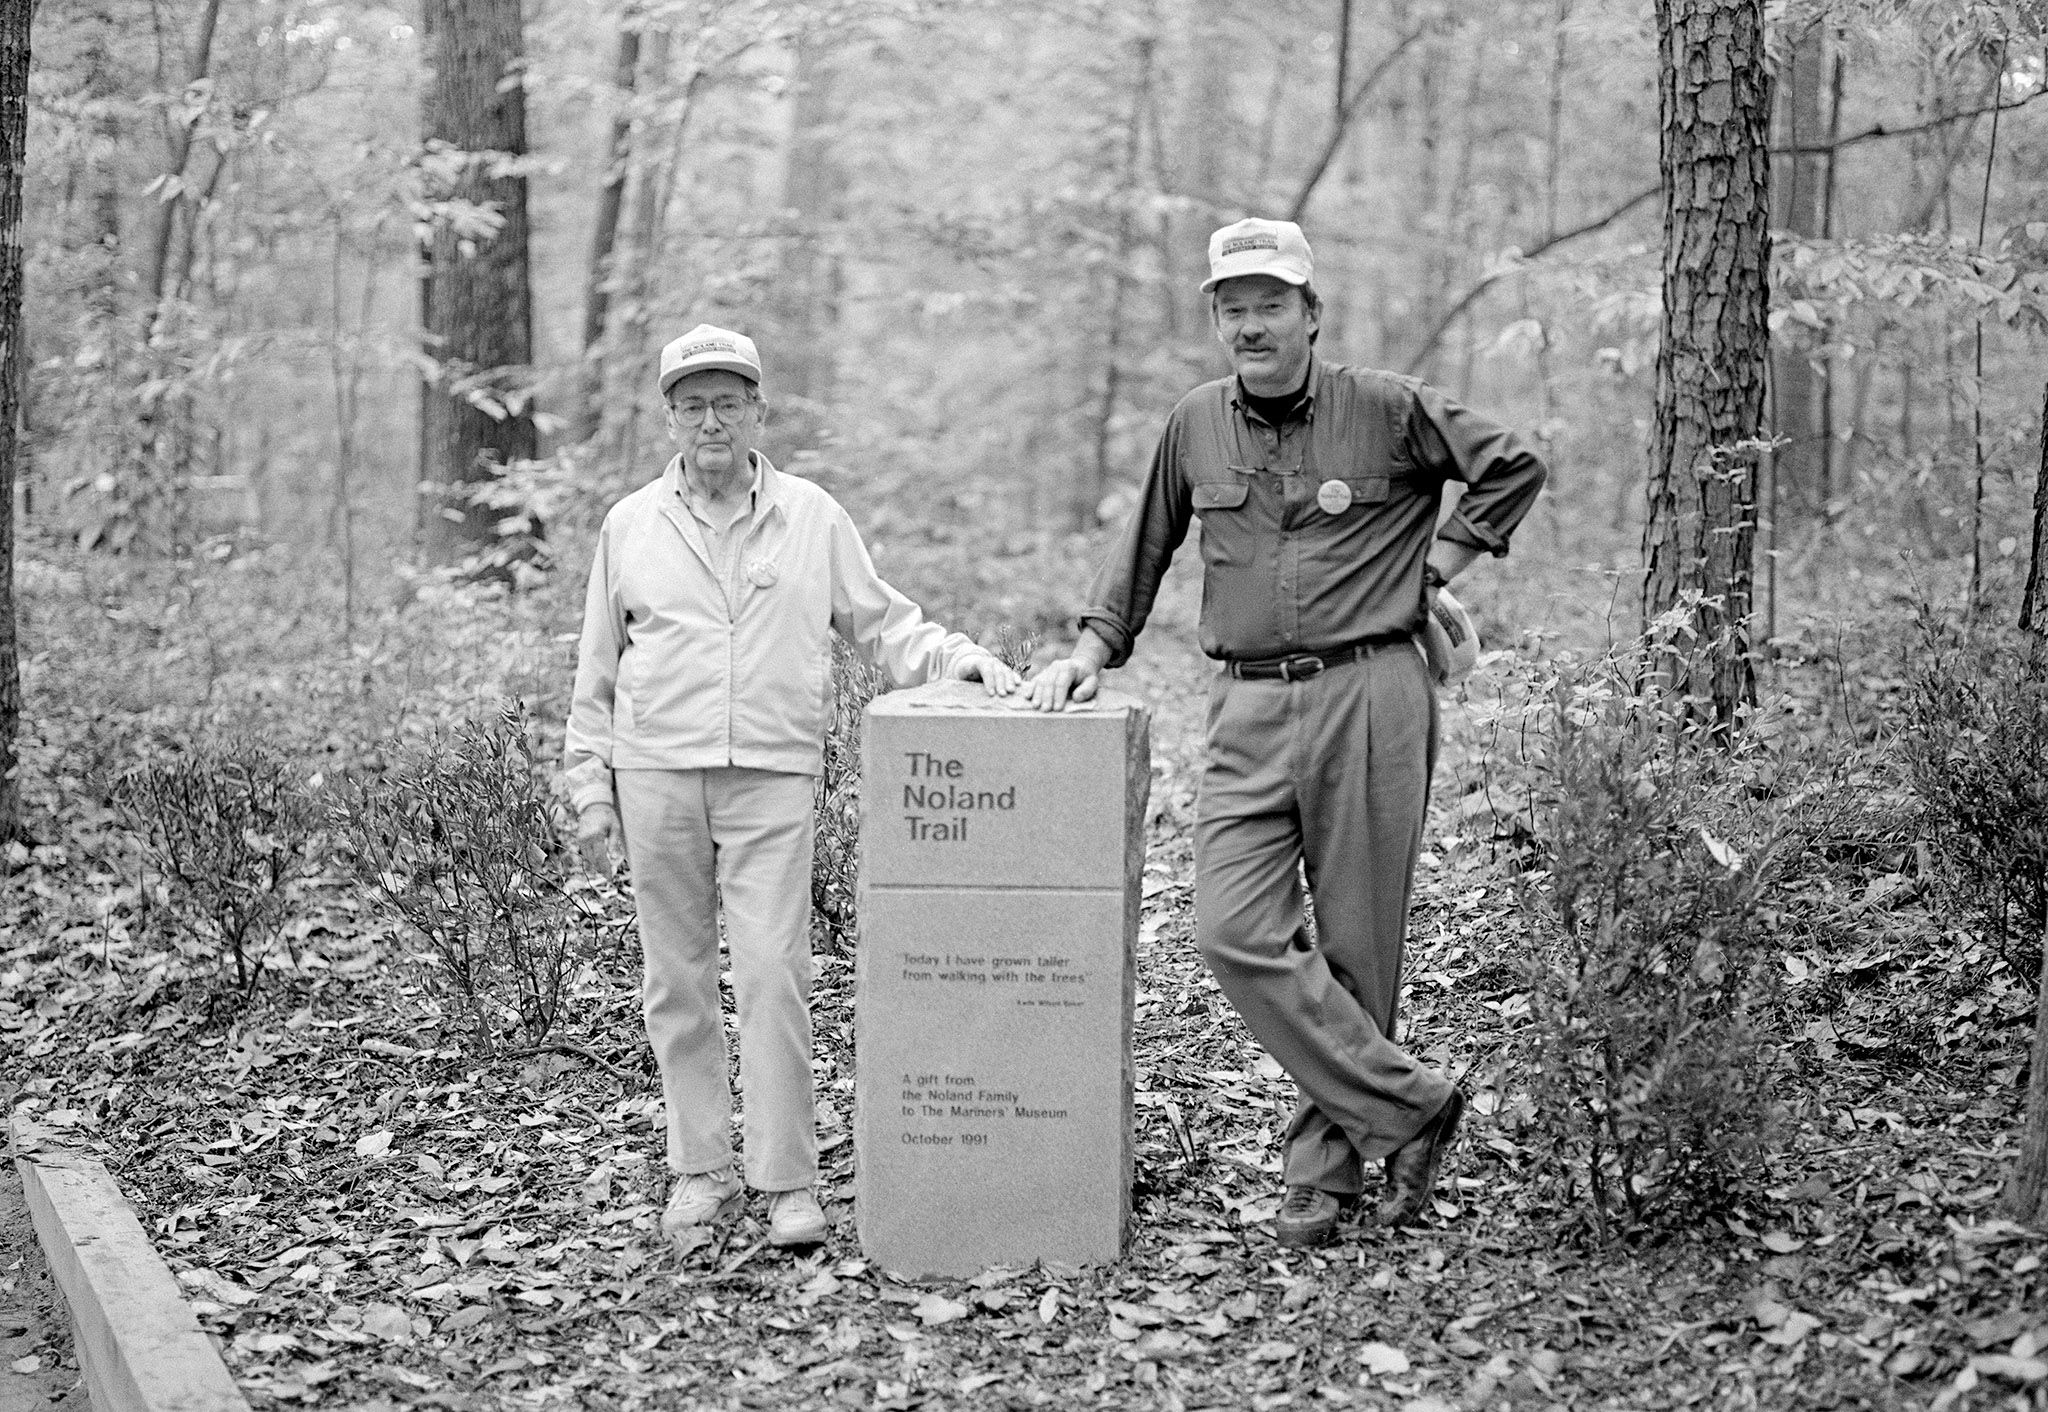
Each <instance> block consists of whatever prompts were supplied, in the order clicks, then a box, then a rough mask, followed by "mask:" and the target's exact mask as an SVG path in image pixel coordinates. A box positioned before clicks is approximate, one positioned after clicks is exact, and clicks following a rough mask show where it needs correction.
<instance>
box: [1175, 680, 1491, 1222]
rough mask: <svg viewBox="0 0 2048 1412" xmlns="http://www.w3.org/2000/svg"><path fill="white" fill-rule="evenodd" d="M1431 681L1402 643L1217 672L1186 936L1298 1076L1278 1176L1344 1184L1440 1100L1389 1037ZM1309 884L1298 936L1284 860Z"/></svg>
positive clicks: (1430, 757)
mask: <svg viewBox="0 0 2048 1412" xmlns="http://www.w3.org/2000/svg"><path fill="white" fill-rule="evenodd" d="M1435 758H1436V695H1435V692H1434V691H1433V690H1432V689H1431V687H1430V683H1429V677H1428V672H1427V668H1426V667H1425V665H1424V663H1423V660H1422V654H1421V653H1420V652H1419V651H1417V650H1416V649H1415V647H1414V646H1413V645H1412V644H1408V643H1399V644H1395V645H1393V646H1390V647H1387V648H1384V649H1382V650H1380V651H1377V652H1375V653H1373V654H1372V655H1371V656H1369V657H1367V658H1365V659H1363V660H1362V661H1357V662H1350V663H1346V664H1343V665H1341V666H1335V667H1331V668H1329V669H1328V670H1326V671H1324V672H1323V673H1322V674H1321V675H1320V676H1316V677H1312V678H1310V679H1308V680H1306V681H1296V682H1287V681H1238V680H1235V679H1233V678H1232V677H1230V676H1229V675H1228V674H1224V675H1220V676H1219V677H1218V678H1217V680H1216V682H1215V684H1214V686H1212V688H1211V690H1210V696H1209V758H1208V767H1207V769H1206V771H1205V772H1204V774H1203V776H1202V788H1201V796H1200V799H1199V802H1198V803H1197V806H1196V810H1195V939H1196V945H1197V946H1198V947H1199V948H1200V950H1201V953H1202V957H1203V959H1204V960H1205V961H1207V962H1208V964H1209V968H1210V970H1211V971H1212V972H1214V973H1215V976H1216V979H1217V982H1218V984H1220V985H1221V986H1222V987H1223V993H1224V994H1225V995H1226V996H1228V997H1229V999H1230V1002H1231V1004H1233V1005H1235V1006H1236V1007H1237V1011H1238V1013H1239V1014H1240V1015H1242V1016H1243V1017H1244V1021H1245V1024H1246V1026H1247V1027H1248V1028H1249V1029H1250V1030H1251V1032H1252V1034H1253V1035H1254V1036H1255V1037H1256V1038H1257V1039H1258V1041H1259V1043H1260V1044H1262V1045H1264V1046H1265V1048H1266V1051H1267V1052H1268V1053H1269V1054H1271V1055H1272V1056H1273V1057H1274V1058H1275V1059H1277V1060H1279V1061H1280V1064H1281V1067H1283V1068H1284V1069H1286V1070H1287V1072H1288V1073H1289V1074H1290V1075H1291V1076H1292V1077H1293V1079H1294V1082H1295V1085H1296V1086H1297V1087H1298V1088H1299V1089H1300V1091H1301V1102H1300V1105H1299V1106H1298V1107H1297V1108H1296V1109H1295V1113H1294V1118H1293V1121H1292V1122H1290V1123H1289V1125H1288V1128H1287V1134H1286V1138H1285V1154H1284V1164H1283V1165H1284V1180H1285V1181H1286V1183H1287V1185H1289V1186H1309V1187H1316V1188H1319V1189H1321V1190H1324V1191H1329V1192H1334V1193H1337V1194H1339V1195H1353V1194H1356V1193H1357V1192H1358V1191H1360V1190H1361V1188H1362V1186H1363V1177H1362V1164H1363V1163H1364V1162H1367V1161H1372V1160H1375V1159H1378V1158H1381V1157H1385V1156H1387V1155H1388V1154H1389V1153H1391V1152H1393V1151H1394V1150H1395V1149H1396V1148H1398V1147H1400V1146H1401V1145H1402V1144H1403V1143H1405V1142H1407V1141H1408V1139H1409V1138H1411V1137H1413V1136H1414V1135H1415V1134H1416V1133H1417V1132H1418V1131H1420V1130H1421V1128H1422V1126H1423V1124H1424V1123H1426V1122H1428V1120H1429V1119H1430V1118H1431V1117H1432V1116H1434V1114H1435V1113H1436V1111H1437V1110H1438V1109H1439V1108H1441V1107H1442V1106H1443V1105H1444V1104H1445V1103H1446V1102H1448V1101H1449V1099H1450V1095H1451V1084H1450V1081H1449V1080H1447V1079H1446V1078H1444V1077H1443V1076H1442V1075H1441V1074H1438V1073H1436V1072H1435V1071H1434V1070H1432V1069H1429V1068H1427V1067H1425V1066H1424V1065H1423V1064H1421V1063H1419V1062H1418V1061H1416V1060H1415V1059H1414V1058H1413V1057H1411V1056H1410V1055H1409V1054H1407V1053H1406V1052H1405V1051H1404V1050H1402V1049H1401V1048H1400V1047H1399V1046H1398V1045H1396V1044H1395V1043H1394V1023H1395V1012H1396V1008H1397V1006H1398V1004H1399V1000H1400V994H1401V951H1402V946H1403V944H1404V942H1405V941H1406V939H1407V927H1408V894H1409V889H1410V886H1411V884H1412V882H1413V879H1414V872H1415V856H1416V854H1417V852H1418V851H1420V849H1421V846H1422V824H1423V812H1424V807H1425V805H1426V804H1427V803H1428V799H1429V774H1430V769H1431V767H1432V766H1433V765H1434V763H1435ZM1304 863H1306V865H1307V868H1306V871H1307V874H1308V885H1309V892H1310V895H1311V896H1312V897H1313V898H1314V900H1315V919H1316V935H1315V941H1314V943H1313V944H1311V943H1310V940H1309V933H1308V928H1307V926H1306V924H1305V922H1304V918H1303V915H1302V896H1301V883H1300V881H1299V877H1298V874H1297V869H1298V868H1300V867H1301V865H1302V864H1304Z"/></svg>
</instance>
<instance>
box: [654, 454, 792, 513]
mask: <svg viewBox="0 0 2048 1412" xmlns="http://www.w3.org/2000/svg"><path fill="white" fill-rule="evenodd" d="M748 457H749V459H750V460H751V461H752V462H753V464H754V484H753V485H752V486H751V487H750V488H749V489H748V491H747V493H748V495H749V496H751V497H752V499H753V509H752V513H751V514H750V515H748V517H747V518H748V520H749V522H758V521H760V520H762V519H765V518H766V517H767V515H768V512H769V511H771V510H773V509H775V508H776V507H777V506H779V505H780V504H781V503H782V495H783V491H782V472H780V471H778V470H776V469H775V467H774V465H773V464H772V463H771V462H770V461H769V460H768V458H767V457H766V456H763V455H762V454H761V453H760V452H759V451H753V452H750V453H748ZM661 479H662V483H663V485H665V486H666V487H667V493H668V495H669V496H671V497H673V498H674V500H675V502H676V503H677V504H679V505H686V504H687V502H686V500H685V496H686V495H687V493H688V489H689V487H688V486H687V484H686V483H685V482H684V480H683V453H682V452H680V451H678V452H676V454H675V455H673V456H671V457H669V461H668V465H667V466H665V467H664V468H663V469H662V472H661Z"/></svg>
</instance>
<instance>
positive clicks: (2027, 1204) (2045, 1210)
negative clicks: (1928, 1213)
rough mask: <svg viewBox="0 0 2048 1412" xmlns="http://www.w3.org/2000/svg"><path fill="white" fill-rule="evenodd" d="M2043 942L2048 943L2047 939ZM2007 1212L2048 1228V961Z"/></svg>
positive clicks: (2036, 1014)
mask: <svg viewBox="0 0 2048 1412" xmlns="http://www.w3.org/2000/svg"><path fill="white" fill-rule="evenodd" d="M2042 940H2043V941H2044V942H2048V935H2044V936H2043V937H2042ZM2005 1209H2006V1211H2007V1213H2008V1214H2010V1215H2011V1216H2012V1218H2013V1219H2014V1220H2016V1221H2024V1222H2026V1223H2027V1224H2028V1225H2030V1226H2036V1227H2044V1228H2048V958H2044V960H2043V962H2042V965H2041V993H2040V995H2039V997H2038V998H2036V1000H2035V1001H2034V1053H2033V1058H2032V1060H2031V1072H2030V1073H2029V1074H2028V1075H2027V1117H2026V1126H2025V1127H2024V1128H2023V1129H2021V1131H2020V1160H2019V1161H2018V1162H2017V1163H2016V1164H2015V1165H2014V1166H2013V1169H2012V1179H2011V1180H2010V1181H2009V1182H2007V1183H2006V1188H2005Z"/></svg>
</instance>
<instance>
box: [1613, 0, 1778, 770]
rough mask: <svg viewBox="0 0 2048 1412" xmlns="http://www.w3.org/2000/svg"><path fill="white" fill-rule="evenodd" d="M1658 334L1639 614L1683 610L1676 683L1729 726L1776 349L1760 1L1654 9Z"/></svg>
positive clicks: (1745, 664) (1745, 624)
mask: <svg viewBox="0 0 2048 1412" xmlns="http://www.w3.org/2000/svg"><path fill="white" fill-rule="evenodd" d="M1657 20H1658V50H1659V61H1660V62H1659V75H1658V99H1659V110H1660V122H1661V140H1660V143H1659V147H1660V151H1659V163H1658V165H1659V170H1660V176H1661V179H1662V185H1663V194H1664V258H1663V308H1664V312H1663V327H1662V339H1661V341H1660V343H1659V345H1658V350H1657V412H1656V430H1655V433H1654V435H1655V440H1654V442H1653V444H1652V446H1651V455H1650V484H1649V502H1650V505H1649V520H1648V523H1647V524H1646V526H1645V527H1644V531H1643V561H1644V567H1645V570H1646V572H1645V574H1644V579H1643V617H1644V620H1645V622H1646V623H1654V622H1655V621H1656V620H1657V619H1658V618H1659V617H1660V616H1662V615H1663V614H1665V613H1667V612H1670V611H1671V610H1673V609H1675V608H1679V607H1681V605H1684V606H1685V608H1686V616H1687V619H1688V621H1687V622H1686V624H1685V629H1686V630H1687V631H1688V632H1689V634H1690V635H1691V636H1692V639H1693V640H1692V642H1690V643H1689V644H1683V645H1682V646H1681V647H1680V650H1679V651H1677V652H1676V653H1674V654H1673V657H1672V660H1671V661H1670V662H1669V663H1668V664H1662V665H1663V666H1664V669H1665V670H1667V671H1668V673H1669V680H1670V681H1671V684H1672V685H1673V686H1675V687H1677V688H1679V689H1680V690H1682V691H1683V692H1684V693H1685V694H1686V695H1689V696H1695V697H1703V698H1706V699H1707V700H1710V701H1711V707H1712V710H1713V713H1714V717H1715V720H1716V722H1717V724H1718V725H1719V726H1720V728H1722V729H1723V730H1725V729H1726V728H1728V727H1729V726H1730V725H1731V724H1732V723H1733V721H1734V717H1735V713H1736V711H1737V708H1738V707H1740V706H1742V705H1743V704H1744V703H1746V702H1748V701H1751V700H1753V699H1754V693H1755V680H1754V677H1753V674H1752V670H1751V663H1750V654H1749V618H1750V601H1751V593H1752V586H1753V579H1754V566H1753V563H1752V556H1753V550H1754V540H1755V534H1756V515H1755V468H1756V462H1757V432H1758V429H1759V427H1760V425H1761V423H1762V419H1763V406H1764V367H1765V363H1766V360H1767V359H1768V358H1769V355H1770V331H1769V322H1768V318H1767V314H1768V309H1769V278H1768V276H1769V270H1770V249H1771V240H1770V229H1769V225H1768V221H1769V217H1770V182H1771V169H1770V157H1769V152H1768V149H1767V146H1766V143H1767V140H1768V134H1769V126H1770V112H1771V80H1770V72H1769V69H1768V68H1767V67H1766V61H1765V57H1764V14H1763V0H1657Z"/></svg>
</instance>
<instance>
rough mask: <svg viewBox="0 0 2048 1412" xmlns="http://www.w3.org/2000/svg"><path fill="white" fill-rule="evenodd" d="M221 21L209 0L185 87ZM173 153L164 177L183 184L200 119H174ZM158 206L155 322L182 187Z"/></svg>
mask: <svg viewBox="0 0 2048 1412" xmlns="http://www.w3.org/2000/svg"><path fill="white" fill-rule="evenodd" d="M219 22H220V0H206V9H205V10H203V11H202V12H201V13H200V16H199V39H198V42H197V43H196V44H194V45H193V48H192V66H191V74H190V76H189V77H188V78H187V79H186V80H185V87H186V88H187V89H190V88H191V87H192V85H194V84H196V83H198V82H199V81H200V80H202V79H204V78H205V77H206V75H207V71H208V69H209V68H211V67H212V63H213V33H214V29H215V27H216V26H217V25H218V24H219ZM171 123H172V127H171V133H170V154H169V160H168V161H167V162H165V164H164V180H165V181H166V182H167V183H182V182H183V181H184V179H185V164H186V162H187V161H189V160H190V158H191V156H192V129H193V128H194V127H196V126H197V125H198V124H197V119H194V120H193V121H191V122H184V121H180V120H179V119H178V118H177V117H176V116H172V118H171ZM158 197H159V200H158V201H157V206H156V224H155V227H154V229H152V230H151V232H150V238H149V284H148V288H149V305H150V308H149V317H150V320H151V321H152V323H153V322H154V321H155V319H156V317H157V312H156V311H157V304H158V302H159V301H160V300H161V299H162V298H163V294H164V286H165V285H166V284H168V283H170V280H169V279H168V271H169V267H170V254H171V236H172V234H173V232H174V231H175V230H176V229H177V224H178V212H179V211H180V210H181V209H183V207H184V205H185V196H184V192H183V190H182V188H174V189H173V190H171V191H168V192H159V193H158Z"/></svg>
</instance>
